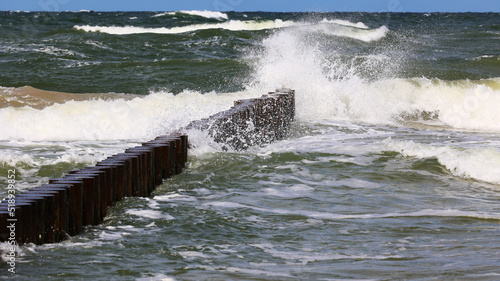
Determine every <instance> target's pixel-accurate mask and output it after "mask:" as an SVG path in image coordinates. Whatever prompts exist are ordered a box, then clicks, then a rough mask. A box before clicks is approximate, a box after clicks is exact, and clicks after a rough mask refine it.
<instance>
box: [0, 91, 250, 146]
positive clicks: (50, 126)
mask: <svg viewBox="0 0 500 281" xmlns="http://www.w3.org/2000/svg"><path fill="white" fill-rule="evenodd" d="M247 97H254V94H252V93H233V94H215V93H206V94H201V93H197V92H191V91H185V92H183V93H180V94H178V95H173V94H171V93H166V92H157V93H152V94H150V95H147V96H144V97H137V98H134V99H132V100H124V99H116V100H107V101H105V100H90V101H79V102H76V101H69V102H66V103H64V104H54V105H52V106H49V107H46V108H44V109H41V110H40V109H34V108H31V107H21V108H14V107H8V108H1V109H0V140H31V141H73V140H124V139H127V140H146V139H150V138H154V137H156V136H157V135H161V134H165V133H168V132H172V131H175V130H177V129H178V128H180V127H183V126H186V125H188V124H189V123H190V122H191V121H194V120H199V119H201V118H205V117H208V116H210V115H212V114H215V113H217V112H220V111H223V110H227V109H229V108H230V107H231V106H232V105H233V102H234V100H236V99H239V98H247Z"/></svg>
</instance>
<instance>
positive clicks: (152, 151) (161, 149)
mask: <svg viewBox="0 0 500 281" xmlns="http://www.w3.org/2000/svg"><path fill="white" fill-rule="evenodd" d="M187 150H188V139H187V135H185V134H180V135H166V136H159V137H157V138H156V139H154V140H152V141H149V142H145V143H143V144H142V145H141V146H137V147H132V148H129V149H127V150H125V152H124V153H119V154H116V155H113V156H110V157H108V158H106V159H105V160H102V161H99V162H98V163H96V164H95V165H94V166H90V167H86V168H83V169H80V170H73V171H70V172H68V173H67V174H66V175H65V176H63V177H62V178H53V179H50V180H49V183H48V184H43V185H41V186H39V187H36V188H32V189H30V190H27V191H24V192H23V193H20V194H17V195H15V198H14V200H9V198H6V199H4V200H3V201H2V202H1V203H0V223H1V225H0V229H2V232H1V237H0V238H1V240H2V241H9V242H10V241H12V240H13V239H15V241H16V242H17V243H18V244H25V243H35V244H44V243H54V242H59V241H62V240H64V239H66V238H68V236H73V235H76V234H78V233H80V232H82V230H83V227H84V226H86V225H98V224H100V223H101V222H102V220H103V219H104V217H105V216H106V212H107V208H108V207H110V206H112V205H113V203H114V202H116V201H119V200H121V199H123V198H124V197H131V196H148V195H150V194H151V192H152V191H153V190H154V188H155V187H156V186H157V185H160V184H161V183H162V181H163V179H167V178H169V177H171V176H172V175H174V174H179V173H180V172H181V171H182V169H183V167H184V166H185V163H186V161H187ZM9 226H10V228H9ZM12 226H13V227H14V228H15V231H11V229H12Z"/></svg>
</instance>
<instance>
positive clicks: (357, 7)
mask: <svg viewBox="0 0 500 281" xmlns="http://www.w3.org/2000/svg"><path fill="white" fill-rule="evenodd" d="M0 10H4V11H5V10H11V11H17V10H20V11H80V10H94V11H175V10H212V11H275V12H294V11H302V12H310V11H318V12H330V11H365V12H469V11H470V12H490V11H492V12H500V1H499V0H473V1H471V0H337V1H332V0H330V1H328V0H308V1H303V0H302V1H299V0H274V1H272V0H130V1H127V0H0Z"/></svg>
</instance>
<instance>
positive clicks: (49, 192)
mask: <svg viewBox="0 0 500 281" xmlns="http://www.w3.org/2000/svg"><path fill="white" fill-rule="evenodd" d="M294 108H295V98H294V91H292V90H278V91H277V92H273V93H269V94H268V95H264V96H262V97H261V98H260V99H248V100H239V101H236V102H235V105H234V106H233V107H232V108H231V109H229V110H227V111H224V112H221V113H218V114H215V115H213V116H210V117H209V118H207V119H203V120H200V121H195V122H192V123H191V124H190V125H188V126H187V127H186V128H184V129H181V130H180V131H189V130H191V129H199V130H206V131H208V133H209V135H210V136H211V137H213V138H214V140H215V141H217V142H220V143H224V144H226V145H228V146H229V147H232V148H233V149H236V150H241V149H245V148H247V147H249V146H252V145H260V144H263V143H268V142H271V141H273V140H276V139H281V138H283V137H285V136H286V132H287V130H288V127H289V125H290V122H291V121H292V120H293V118H294V114H295V111H294ZM187 154H188V136H187V134H186V133H174V134H170V135H164V136H159V137H157V138H156V139H154V140H152V141H149V142H145V143H143V144H142V145H141V146H137V147H132V148H129V149H127V150H125V152H124V153H119V154H116V155H113V156H110V157H108V158H106V159H105V160H102V161H99V162H97V163H96V164H95V165H94V166H89V167H86V168H83V169H80V170H73V171H70V172H68V173H67V174H66V175H64V176H63V177H61V178H52V179H50V180H49V183H48V184H43V185H41V186H39V187H36V188H32V189H30V190H27V191H24V192H22V193H20V194H16V195H15V196H10V197H7V198H5V199H3V200H2V201H0V242H9V243H10V244H14V243H15V244H25V243H34V244H39V245H40V244H44V243H55V242H59V241H62V240H64V239H67V238H68V237H70V236H74V235H76V234H78V233H81V232H82V231H83V228H84V227H85V226H87V225H98V224H100V223H101V222H102V221H103V219H104V217H105V216H106V212H107V208H108V207H110V206H112V205H113V204H114V203H115V202H117V201H119V200H121V199H123V198H124V197H132V196H141V197H146V196H149V195H150V194H151V192H153V190H154V189H155V188H156V187H157V186H158V185H160V184H162V183H163V180H165V179H167V178H169V177H171V176H172V175H175V174H179V173H181V172H182V169H183V168H184V167H185V165H186V162H187Z"/></svg>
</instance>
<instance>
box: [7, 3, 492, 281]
mask: <svg viewBox="0 0 500 281" xmlns="http://www.w3.org/2000/svg"><path fill="white" fill-rule="evenodd" d="M281 87H287V88H291V89H294V90H295V91H296V120H295V122H294V124H293V127H292V129H291V131H290V135H289V137H288V138H287V139H285V140H283V141H279V142H275V143H273V144H269V145H266V146H262V147H252V148H251V149H249V150H248V151H244V152H232V151H223V150H221V149H220V148H219V146H218V145H217V144H215V143H214V142H213V141H212V140H210V139H209V138H207V137H206V136H205V135H204V134H203V133H202V132H197V131H191V132H188V134H189V137H190V141H191V144H192V149H191V150H190V155H189V159H188V162H189V163H188V168H187V169H186V170H185V171H184V172H183V173H182V174H181V175H178V176H176V177H174V178H172V179H169V180H167V181H166V182H165V183H164V184H163V185H161V186H160V187H158V189H157V190H156V191H155V192H154V194H153V196H151V197H149V198H127V199H125V200H123V201H121V202H119V203H117V204H116V206H113V207H112V208H111V209H110V211H109V215H108V217H106V219H105V221H104V222H103V223H102V224H100V225H99V226H96V227H89V228H87V229H86V231H85V232H84V233H82V234H80V235H78V236H75V237H71V239H69V240H67V241H64V242H62V243H58V244H51V245H43V246H35V245H25V246H21V247H19V248H18V249H17V254H18V257H17V259H16V262H17V264H16V271H17V273H16V274H15V275H12V274H11V273H10V272H8V268H9V266H8V265H7V264H4V263H3V264H1V265H0V277H4V278H12V277H14V279H16V278H17V279H18V280H31V279H33V280H35V279H36V280H38V279H51V280H75V279H76V280H88V279H89V280H116V279H124V280H206V279H210V280H342V279H349V280H351V279H357V280H388V279H392V280H393V279H398V280H402V279H424V280H457V279H459V280H464V279H466V280H498V279H499V278H500V269H499V267H498V264H500V240H499V239H498V237H499V235H500V204H499V202H500V110H499V108H500V14H494V13H489V14H446V13H436V14H434V13H432V14H409V13H404V14H397V13H285V14H284V13H250V12H249V13H234V12H227V13H221V12H208V11H179V12H164V13H160V12H141V13H134V12H127V13H99V12H79V13H71V12H64V13H42V12H40V13H39V12H32V13H24V12H0V196H4V195H5V194H6V189H7V185H8V182H7V174H8V171H9V170H15V171H16V183H15V186H16V188H17V189H18V190H19V191H22V190H26V189H28V188H31V187H35V186H37V185H39V184H42V183H46V182H47V181H48V179H49V178H51V177H59V176H61V175H63V174H64V173H65V172H67V171H69V170H71V169H75V168H82V167H85V166H88V165H92V164H93V163H95V162H97V161H99V160H101V159H103V158H106V157H107V156H110V155H112V154H114V153H119V152H123V150H124V149H126V148H127V147H131V146H134V145H136V144H138V143H141V142H142V141H145V140H149V139H152V138H154V137H155V136H157V135H159V134H164V133H167V132H171V131H174V130H176V129H178V128H181V127H183V126H185V125H187V124H189V123H190V122H191V121H193V120H198V119H201V118H205V117H208V116H210V115H212V114H214V113H216V112H219V111H223V110H226V109H228V108H230V107H231V106H232V104H233V102H234V101H235V100H238V99H246V98H253V97H260V96H261V95H263V94H265V93H267V92H269V91H273V90H275V89H276V88H281ZM0 248H3V249H7V245H6V244H2V245H0ZM3 259H4V260H6V256H5V252H4V254H3Z"/></svg>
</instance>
